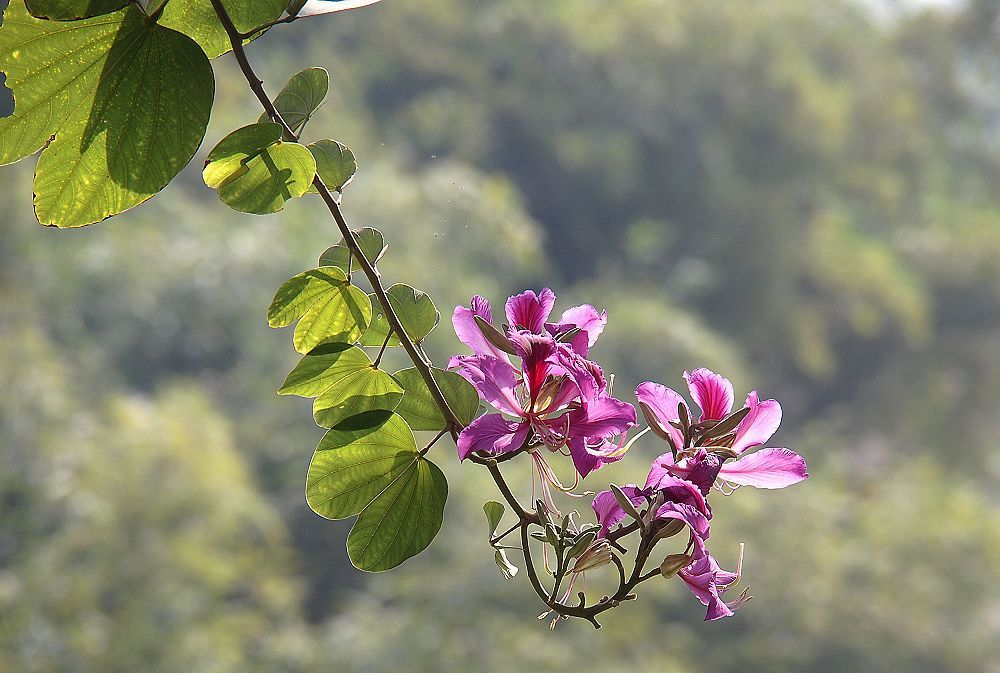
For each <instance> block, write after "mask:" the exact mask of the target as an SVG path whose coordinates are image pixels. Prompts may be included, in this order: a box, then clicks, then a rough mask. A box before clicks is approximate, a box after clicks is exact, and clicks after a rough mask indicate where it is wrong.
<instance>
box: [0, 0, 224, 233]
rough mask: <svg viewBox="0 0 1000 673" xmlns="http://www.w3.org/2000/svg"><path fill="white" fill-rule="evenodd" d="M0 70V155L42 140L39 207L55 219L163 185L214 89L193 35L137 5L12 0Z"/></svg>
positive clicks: (196, 141) (137, 197) (84, 220)
mask: <svg viewBox="0 0 1000 673" xmlns="http://www.w3.org/2000/svg"><path fill="white" fill-rule="evenodd" d="M0 70H2V71H4V72H5V73H7V85H8V86H9V87H10V88H11V89H12V90H13V91H14V99H15V109H14V114H13V115H12V116H10V117H5V118H3V119H0V164H7V163H11V162H14V161H17V160H19V159H22V158H24V157H26V156H29V155H31V154H34V153H35V152H37V151H38V150H39V149H42V148H43V147H44V148H45V149H43V150H42V154H41V156H40V157H39V159H38V165H37V167H36V170H35V183H34V191H35V213H36V215H37V216H38V220H39V222H41V223H42V224H50V225H55V226H59V227H77V226H83V225H86V224H92V223H94V222H99V221H100V220H103V219H105V218H107V217H110V216H112V215H115V214H117V213H120V212H122V211H124V210H127V209H128V208H131V207H133V206H136V205H138V204H140V203H142V202H143V201H146V200H147V199H149V198H150V197H151V196H153V195H154V194H156V193H157V192H158V191H160V190H161V189H163V187H164V186H166V185H167V183H168V182H170V180H172V179H173V177H174V176H175V175H177V173H178V172H179V171H180V169H181V168H183V167H184V166H185V165H186V164H187V163H188V161H189V160H190V159H191V157H192V156H193V155H194V153H195V151H196V150H197V149H198V146H199V145H200V144H201V141H202V139H203V138H204V135H205V128H206V126H207V124H208V118H209V113H210V112H211V108H212V99H213V97H214V91H215V81H214V77H213V74H212V68H211V65H210V64H209V62H208V59H207V58H206V57H205V54H204V53H203V52H202V51H201V49H199V48H198V45H197V44H195V43H194V42H193V41H192V40H191V39H189V38H188V37H185V36H184V35H181V34H180V33H177V32H175V31H173V30H169V29H167V28H164V27H163V26H160V25H157V24H155V23H149V22H148V21H147V19H146V16H145V14H143V12H142V11H141V10H139V9H138V8H137V7H135V6H134V5H129V6H128V7H126V8H125V9H123V10H120V11H116V12H113V13H111V14H104V15H102V16H97V17H94V18H90V19H82V20H80V21H72V22H55V21H46V20H40V19H36V18H34V17H32V16H31V15H29V14H28V12H27V10H26V8H25V6H24V2H23V0H13V2H11V4H10V6H9V7H8V8H7V10H6V12H5V13H4V17H3V25H2V26H0ZM53 137H54V139H53ZM50 139H51V142H50Z"/></svg>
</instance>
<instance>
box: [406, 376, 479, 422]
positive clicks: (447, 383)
mask: <svg viewBox="0 0 1000 673" xmlns="http://www.w3.org/2000/svg"><path fill="white" fill-rule="evenodd" d="M431 374H432V375H433V376H434V380H435V381H437V384H438V387H439V388H440V389H441V392H442V393H443V394H444V399H445V401H447V402H448V406H449V407H451V410H452V411H453V412H454V413H455V415H456V416H457V417H458V420H459V421H461V422H462V424H463V425H468V424H469V423H471V422H472V420H473V419H474V418H475V417H476V413H477V412H478V411H479V395H478V393H476V389H475V388H474V387H472V384H471V383H469V382H468V381H466V380H465V379H464V378H462V377H461V376H459V375H458V374H456V373H455V372H449V371H445V370H443V369H431ZM392 376H393V378H395V379H396V381H397V382H399V385H401V386H402V387H403V390H404V391H405V392H404V393H403V399H402V400H400V402H399V406H397V407H396V413H397V414H399V415H400V416H402V417H403V418H404V419H406V422H407V423H409V424H410V427H411V428H413V429H414V430H443V429H444V427H445V421H444V416H443V415H442V414H441V410H440V409H438V406H437V404H436V403H435V402H434V398H433V397H432V396H431V391H430V389H429V388H428V387H427V384H426V383H424V379H423V377H422V376H420V372H419V371H417V369H416V368H415V367H411V368H409V369H403V370H401V371H398V372H396V373H395V374H393V375H392Z"/></svg>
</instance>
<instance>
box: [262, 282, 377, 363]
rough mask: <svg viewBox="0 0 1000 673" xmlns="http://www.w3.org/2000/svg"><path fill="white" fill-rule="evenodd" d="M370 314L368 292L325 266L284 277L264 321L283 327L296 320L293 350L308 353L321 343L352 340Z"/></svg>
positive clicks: (361, 331)
mask: <svg viewBox="0 0 1000 673" xmlns="http://www.w3.org/2000/svg"><path fill="white" fill-rule="evenodd" d="M371 315H372V307H371V302H370V301H369V300H368V295H366V294H365V293H364V292H363V291H362V290H360V289H358V288H357V287H355V286H354V285H351V284H350V283H349V282H348V280H347V276H346V274H344V272H343V271H342V270H340V269H339V268H337V267H333V266H327V267H320V268H318V269H312V270H310V271H306V272H304V273H300V274H299V275H297V276H295V277H294V278H290V279H289V280H287V281H285V283H284V284H283V285H282V286H281V287H280V288H278V291H277V293H275V295H274V301H272V302H271V306H270V307H269V308H268V310H267V322H268V324H269V325H270V326H271V327H286V326H288V325H291V324H292V323H293V322H295V321H296V320H298V321H299V324H298V325H296V327H295V335H294V337H293V339H292V341H293V343H294V345H295V350H297V351H298V352H300V353H308V352H309V351H311V350H312V349H314V348H315V347H316V346H318V345H320V344H321V343H326V342H345V343H354V342H355V341H357V340H358V337H360V336H361V334H362V333H364V330H365V328H367V327H368V323H369V322H370V321H371Z"/></svg>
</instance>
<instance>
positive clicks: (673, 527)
mask: <svg viewBox="0 0 1000 673" xmlns="http://www.w3.org/2000/svg"><path fill="white" fill-rule="evenodd" d="M686 525H687V524H685V523H684V522H683V521H681V520H680V519H670V520H668V521H667V522H666V523H665V524H664V525H663V528H660V529H659V530H658V531H656V535H655V536H654V539H656V540H662V539H664V538H668V537H673V536H674V535H677V534H678V533H680V532H681V531H682V530H684V526H686Z"/></svg>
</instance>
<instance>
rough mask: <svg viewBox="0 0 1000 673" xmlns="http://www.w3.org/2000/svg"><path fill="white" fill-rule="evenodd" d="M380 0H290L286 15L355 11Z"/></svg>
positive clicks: (314, 14)
mask: <svg viewBox="0 0 1000 673" xmlns="http://www.w3.org/2000/svg"><path fill="white" fill-rule="evenodd" d="M380 1H381V0H291V2H289V3H288V13H289V14H292V15H293V16H316V15H318V14H330V13H331V12H342V11H344V10H345V9H357V8H358V7H367V6H368V5H374V4H375V3H376V2H380Z"/></svg>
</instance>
